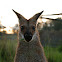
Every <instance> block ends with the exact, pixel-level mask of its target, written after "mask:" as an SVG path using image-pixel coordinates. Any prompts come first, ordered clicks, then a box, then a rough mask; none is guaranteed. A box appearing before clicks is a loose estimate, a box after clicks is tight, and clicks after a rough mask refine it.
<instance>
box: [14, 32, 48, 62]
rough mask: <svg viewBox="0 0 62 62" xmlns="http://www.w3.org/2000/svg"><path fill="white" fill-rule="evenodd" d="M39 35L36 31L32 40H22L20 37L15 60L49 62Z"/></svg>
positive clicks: (18, 61)
mask: <svg viewBox="0 0 62 62" xmlns="http://www.w3.org/2000/svg"><path fill="white" fill-rule="evenodd" d="M38 37H39V34H38V32H36V33H35V34H34V37H33V38H34V39H32V40H31V42H25V41H24V40H22V41H21V40H20V38H19V43H18V48H17V52H16V57H15V62H47V61H46V58H45V55H44V51H43V47H42V45H41V43H40V41H39V38H38Z"/></svg>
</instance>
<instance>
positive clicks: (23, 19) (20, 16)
mask: <svg viewBox="0 0 62 62" xmlns="http://www.w3.org/2000/svg"><path fill="white" fill-rule="evenodd" d="M12 10H13V9H12ZM13 12H14V13H15V14H16V15H17V17H18V19H19V23H21V22H24V21H25V20H26V19H25V18H24V17H23V16H22V15H21V14H19V13H17V12H16V11H15V10H13Z"/></svg>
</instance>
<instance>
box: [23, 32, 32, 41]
mask: <svg viewBox="0 0 62 62" xmlns="http://www.w3.org/2000/svg"><path fill="white" fill-rule="evenodd" d="M24 38H25V40H26V41H27V42H29V41H30V40H31V39H32V33H31V32H29V31H27V32H26V33H25V34H24Z"/></svg>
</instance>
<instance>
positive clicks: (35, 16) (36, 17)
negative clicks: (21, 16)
mask: <svg viewBox="0 0 62 62" xmlns="http://www.w3.org/2000/svg"><path fill="white" fill-rule="evenodd" d="M43 12H44V11H42V12H40V13H37V14H35V15H34V16H33V17H32V18H31V19H34V20H36V21H37V19H38V18H39V16H40V15H41V14H42V13H43Z"/></svg>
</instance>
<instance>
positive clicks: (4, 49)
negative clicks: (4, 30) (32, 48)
mask: <svg viewBox="0 0 62 62" xmlns="http://www.w3.org/2000/svg"><path fill="white" fill-rule="evenodd" d="M7 38H8V39H7ZM10 38H11V39H10ZM16 46H17V40H16V39H13V36H9V37H8V35H4V36H3V37H2V39H1V40H0V62H14V56H15V50H16Z"/></svg>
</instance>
